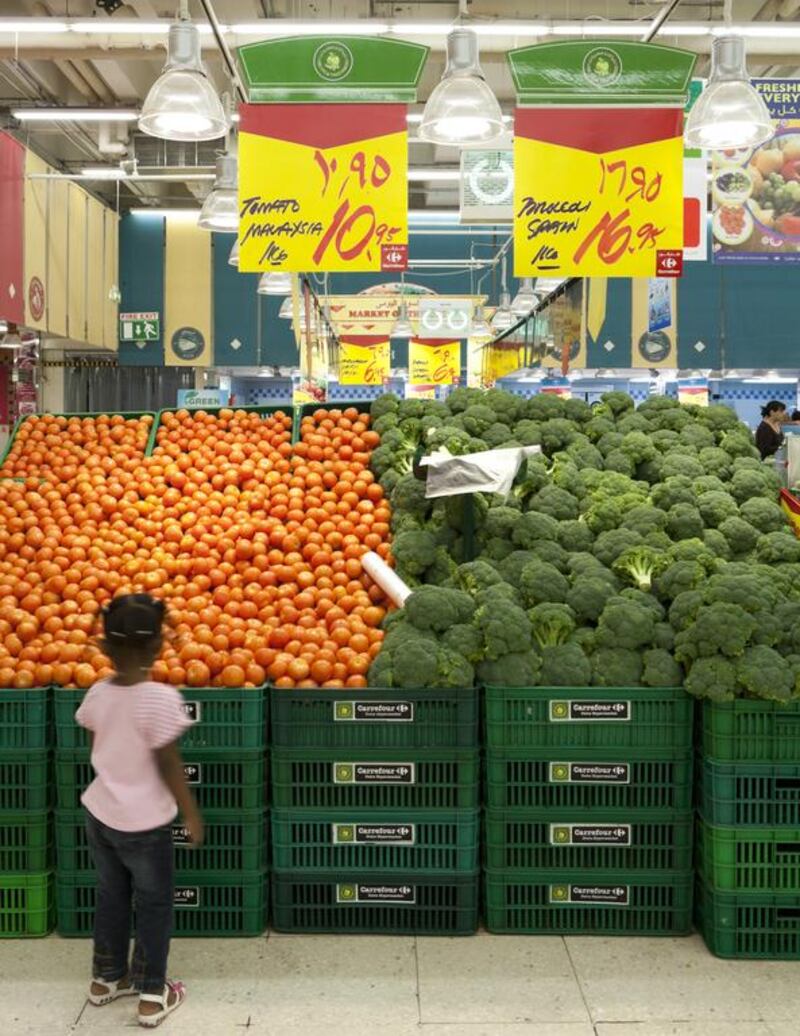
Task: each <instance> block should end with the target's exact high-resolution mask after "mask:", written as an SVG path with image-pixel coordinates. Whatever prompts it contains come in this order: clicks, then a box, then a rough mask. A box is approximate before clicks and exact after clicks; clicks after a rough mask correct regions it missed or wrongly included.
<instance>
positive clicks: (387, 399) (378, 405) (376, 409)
mask: <svg viewBox="0 0 800 1036" xmlns="http://www.w3.org/2000/svg"><path fill="white" fill-rule="evenodd" d="M399 406H400V400H399V399H398V397H397V396H396V395H395V394H394V393H393V392H384V393H383V395H382V396H378V398H377V399H373V401H372V404H371V405H370V408H369V414H370V417H371V418H372V420H373V421H374V420H375V419H376V418H378V417H383V415H384V414H390V413H396V412H397V409H398V407H399Z"/></svg>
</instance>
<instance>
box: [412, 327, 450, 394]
mask: <svg viewBox="0 0 800 1036" xmlns="http://www.w3.org/2000/svg"><path fill="white" fill-rule="evenodd" d="M408 372H409V381H410V382H411V384H412V385H452V384H454V383H455V382H457V381H458V378H459V375H460V373H461V342H442V341H440V340H439V339H438V338H412V339H411V341H410V342H409V343H408Z"/></svg>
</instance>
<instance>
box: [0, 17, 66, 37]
mask: <svg viewBox="0 0 800 1036" xmlns="http://www.w3.org/2000/svg"><path fill="white" fill-rule="evenodd" d="M6 32H10V33H13V34H14V35H15V36H19V35H20V34H23V33H51V32H69V26H68V25H67V23H66V22H61V21H58V19H57V18H8V19H6V18H0V36H2V35H3V34H4V33H6Z"/></svg>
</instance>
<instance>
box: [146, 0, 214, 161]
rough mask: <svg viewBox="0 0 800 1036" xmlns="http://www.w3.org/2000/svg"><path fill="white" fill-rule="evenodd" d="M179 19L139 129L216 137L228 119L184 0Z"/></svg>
mask: <svg viewBox="0 0 800 1036" xmlns="http://www.w3.org/2000/svg"><path fill="white" fill-rule="evenodd" d="M178 18H179V20H178V21H177V22H175V23H173V24H172V25H171V26H170V29H169V43H168V45H167V63H166V65H165V66H164V71H163V72H162V73H161V75H160V76H159V77H158V79H157V80H156V81H155V83H153V85H152V86H151V87H150V92H149V93H148V95H147V99H146V100H145V102H144V106H143V107H142V114H141V115H140V116H139V129H140V130H141V131H142V132H143V133H147V134H149V136H151V137H159V138H160V139H162V140H183V141H190V142H192V141H201V140H216V139H217V138H218V137H221V136H222V135H223V134H224V133H225V132H226V131H227V129H228V126H229V120H228V117H227V115H226V113H225V111H224V109H223V107H222V102H221V101H220V99H219V97H218V96H217V92H216V90H215V89H214V87H213V86H212V84H211V82H210V80H209V79H208V76H207V75H206V73H205V69H204V68H203V63H202V61H201V60H200V34H199V32H198V31H197V26H195V25H192V23H191V22H189V21H188V20H187V19H188V10H187V0H181V7H180V12H179V15H178Z"/></svg>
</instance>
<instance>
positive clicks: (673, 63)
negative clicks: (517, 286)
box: [508, 39, 696, 277]
mask: <svg viewBox="0 0 800 1036" xmlns="http://www.w3.org/2000/svg"><path fill="white" fill-rule="evenodd" d="M695 60H696V57H695V55H693V54H691V53H690V52H688V51H683V50H679V49H677V48H675V47H664V46H661V45H657V44H651V43H638V42H633V41H624V40H613V41H612V40H608V39H596V40H592V39H588V40H579V41H575V40H563V41H560V42H556V43H544V44H537V45H535V46H531V47H524V48H521V49H520V50H514V51H511V52H510V53H509V55H508V61H509V64H510V66H511V74H512V76H513V79H514V85H515V87H516V92H517V99H518V102H519V104H521V105H524V107H519V108H517V111H516V114H515V119H514V170H515V175H514V272H515V274H516V275H517V276H518V277H529V276H541V277H652V276H655V274H656V271H657V269H658V268H659V262H660V260H659V255H660V253H664V252H674V251H675V250H678V251H679V250H680V249H682V247H683V108H684V106H685V104H686V101H687V96H688V89H689V82H690V79H691V74H692V69H693V68H694V63H695Z"/></svg>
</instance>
